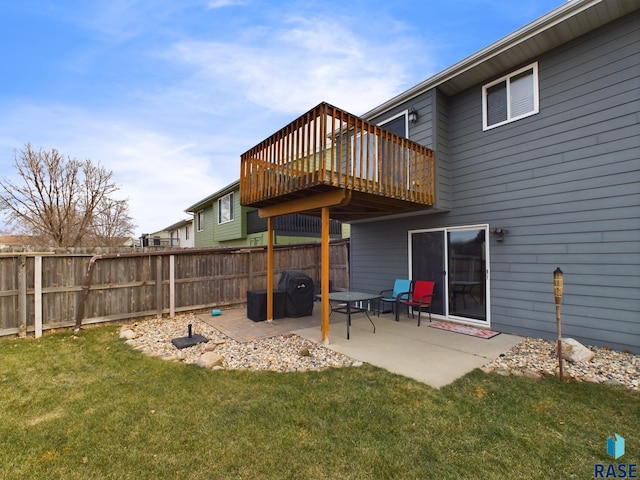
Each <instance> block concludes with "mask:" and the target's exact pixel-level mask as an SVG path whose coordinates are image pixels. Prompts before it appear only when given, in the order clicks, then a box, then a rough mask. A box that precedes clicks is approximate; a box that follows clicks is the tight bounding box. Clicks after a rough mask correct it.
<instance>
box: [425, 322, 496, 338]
mask: <svg viewBox="0 0 640 480" xmlns="http://www.w3.org/2000/svg"><path fill="white" fill-rule="evenodd" d="M429 326H430V327H433V328H439V329H440V330H448V331H450V332H455V333H463V334H465V335H471V336H472V337H478V338H492V337H495V336H496V335H500V332H494V331H493V330H485V329H482V328H475V327H471V326H469V325H462V324H460V323H449V322H436V323H430V324H429Z"/></svg>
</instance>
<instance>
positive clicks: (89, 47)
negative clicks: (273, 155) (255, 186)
mask: <svg viewBox="0 0 640 480" xmlns="http://www.w3.org/2000/svg"><path fill="white" fill-rule="evenodd" d="M562 3H563V1H562V0H525V1H522V2H520V1H513V0H456V1H448V2H447V1H445V2H443V1H441V0H438V1H431V0H403V1H394V0H391V1H378V0H368V1H365V0H359V1H348V0H347V1H344V0H342V1H334V0H323V1H275V0H273V1H271V0H180V1H176V0H90V1H87V0H25V1H13V2H11V1H5V2H2V3H0V59H1V70H0V71H1V72H2V75H0V176H3V177H8V178H12V179H15V177H14V175H15V171H14V169H13V160H14V156H15V153H16V151H20V150H22V149H23V148H24V146H25V144H27V143H30V144H31V145H32V147H34V148H43V149H45V150H49V149H51V148H56V149H58V150H59V151H60V152H61V153H63V154H64V155H66V156H70V157H75V158H78V159H86V158H89V159H91V160H92V161H93V162H96V163H100V164H101V165H103V166H104V167H106V168H107V169H109V170H112V171H113V172H114V175H115V180H116V182H117V183H118V184H119V185H120V191H119V196H120V197H121V198H128V199H129V206H130V213H131V215H132V217H133V218H134V220H135V223H136V224H137V225H138V228H137V230H136V236H139V235H140V234H141V233H150V232H154V231H157V230H161V229H163V228H165V227H167V226H169V225H171V224H173V223H175V222H177V221H179V220H181V219H183V218H188V215H187V214H186V213H184V210H185V209H186V208H188V207H189V206H191V205H192V204H194V203H196V202H197V201H199V200H201V199H203V198H205V197H206V196H208V195H210V194H211V193H214V192H215V191H217V190H219V189H220V188H222V187H224V186H225V185H227V184H229V183H231V182H233V181H235V180H237V179H238V177H239V170H240V155H241V154H242V153H244V152H245V151H247V150H248V149H250V148H251V147H253V146H254V145H256V144H257V143H259V142H260V141H262V140H263V139H264V138H266V137H267V136H269V135H271V134H272V133H274V132H275V131H277V130H279V129H280V128H281V127H283V126H284V125H286V124H287V123H289V122H290V121H291V120H293V119H294V118H296V117H297V116H298V115H300V114H302V113H304V112H306V111H307V110H309V109H310V108H312V107H314V106H315V105H317V104H318V103H320V102H322V101H327V102H329V103H332V104H334V105H336V106H337V107H340V108H342V109H345V110H347V111H349V112H351V113H354V114H356V115H360V114H363V113H365V112H367V111H368V110H370V109H372V108H374V107H376V106H377V105H379V104H380V103H382V102H384V101H386V100H388V99H390V98H391V97H393V96H395V95H397V94H399V93H401V92H402V91H404V90H407V89H408V88H410V87H412V86H414V85H415V84H417V83H419V82H421V81H423V80H425V79H427V78H428V77H430V76H432V75H433V74H435V73H438V72H439V71H441V70H444V69H445V68H447V67H449V66H451V65H453V64H454V63H456V62H457V61H459V60H462V59H463V58H465V57H466V56H468V55H471V54H473V53H474V52H476V51H478V50H480V49H481V48H483V47H485V46H487V45H489V44H490V43H492V42H494V41H496V40H498V39H500V38H502V37H503V36H505V35H508V34H509V33H511V32H512V31H514V30H516V29H518V28H520V27H522V26H524V25H526V24H527V23H529V22H531V21H533V20H535V19H536V18H538V17H540V16H542V15H544V14H545V13H547V12H549V11H551V10H552V9H554V8H555V7H557V6H559V5H561V4H562ZM1 226H2V223H0V227H1Z"/></svg>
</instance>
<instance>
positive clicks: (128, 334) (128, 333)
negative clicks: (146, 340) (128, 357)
mask: <svg viewBox="0 0 640 480" xmlns="http://www.w3.org/2000/svg"><path fill="white" fill-rule="evenodd" d="M120 338H123V339H125V340H133V339H134V338H136V332H134V331H133V330H128V329H127V330H121V331H120Z"/></svg>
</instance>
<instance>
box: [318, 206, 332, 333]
mask: <svg viewBox="0 0 640 480" xmlns="http://www.w3.org/2000/svg"><path fill="white" fill-rule="evenodd" d="M320 250H321V252H322V253H321V255H320V257H321V263H320V268H321V272H322V273H321V277H322V278H321V280H320V289H321V292H322V297H321V298H322V343H323V344H325V345H328V344H329V313H330V311H329V207H322V243H321V247H320Z"/></svg>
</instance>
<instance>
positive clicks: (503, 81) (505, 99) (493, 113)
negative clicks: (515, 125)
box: [482, 62, 539, 130]
mask: <svg viewBox="0 0 640 480" xmlns="http://www.w3.org/2000/svg"><path fill="white" fill-rule="evenodd" d="M538 99H539V95H538V63H537V62H536V63H534V64H532V65H529V66H526V67H524V68H521V69H520V70H517V71H515V72H513V73H511V74H509V75H506V76H504V77H502V78H499V79H497V80H494V81H493V82H491V83H488V84H486V85H484V86H483V87H482V129H483V130H489V129H490V128H494V127H498V126H500V125H504V124H505V123H509V122H513V121H514V120H519V119H521V118H524V117H528V116H529V115H534V114H536V113H538V109H539V105H538Z"/></svg>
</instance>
